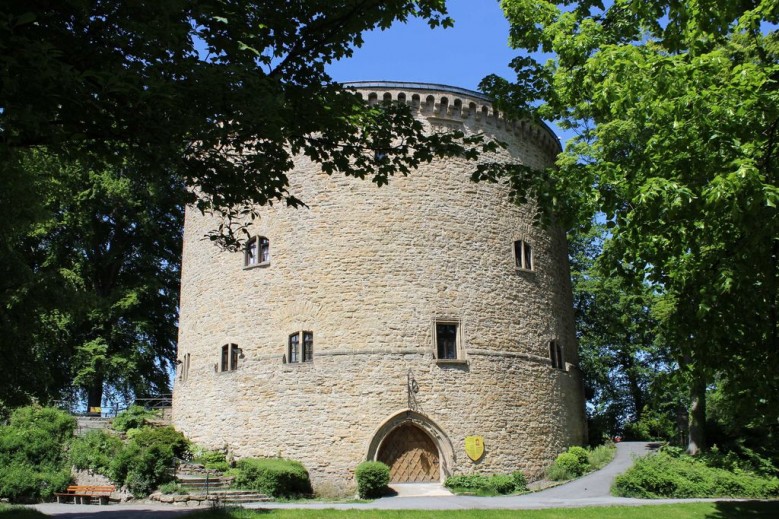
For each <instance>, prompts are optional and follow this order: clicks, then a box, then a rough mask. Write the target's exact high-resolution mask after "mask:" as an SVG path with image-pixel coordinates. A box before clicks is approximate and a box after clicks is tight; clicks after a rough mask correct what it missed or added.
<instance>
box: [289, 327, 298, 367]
mask: <svg viewBox="0 0 779 519" xmlns="http://www.w3.org/2000/svg"><path fill="white" fill-rule="evenodd" d="M299 351H300V334H297V333H293V334H292V335H290V336H289V352H288V353H289V362H290V363H293V362H299V361H300V360H299V357H298V352H299Z"/></svg>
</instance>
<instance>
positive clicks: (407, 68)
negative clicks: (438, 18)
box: [329, 0, 516, 90]
mask: <svg viewBox="0 0 779 519" xmlns="http://www.w3.org/2000/svg"><path fill="white" fill-rule="evenodd" d="M447 8H448V10H449V14H450V16H451V17H452V18H453V19H454V27H452V28H449V29H443V28H440V27H439V28H436V29H430V28H429V27H428V25H427V24H426V23H425V22H424V21H421V20H416V19H415V20H411V21H409V22H408V23H406V24H395V25H393V26H392V27H391V28H390V29H388V30H386V31H373V32H370V33H367V34H365V35H364V39H365V44H364V45H363V46H362V47H361V48H359V49H356V50H355V52H354V56H353V57H352V58H351V59H346V60H341V61H339V62H337V63H334V64H333V65H331V66H330V68H329V72H330V74H331V75H332V76H333V79H335V80H336V81H363V80H365V81H370V80H384V81H413V82H426V83H443V84H446V85H452V86H458V87H462V88H469V89H471V90H476V89H477V87H478V85H479V82H480V81H481V79H482V78H483V77H484V76H486V75H488V74H499V75H501V76H503V77H505V78H507V79H511V78H513V77H514V76H513V75H512V72H511V70H510V69H509V68H508V63H509V61H511V59H512V58H513V57H514V56H515V55H516V53H515V52H514V51H512V50H511V49H510V48H509V47H508V31H509V25H508V22H507V21H506V19H505V18H504V17H503V12H502V11H501V10H500V4H499V1H498V0H449V1H448V2H447Z"/></svg>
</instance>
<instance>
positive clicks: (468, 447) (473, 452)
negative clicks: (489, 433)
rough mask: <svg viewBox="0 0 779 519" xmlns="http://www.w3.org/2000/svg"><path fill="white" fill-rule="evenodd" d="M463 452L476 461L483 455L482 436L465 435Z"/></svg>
mask: <svg viewBox="0 0 779 519" xmlns="http://www.w3.org/2000/svg"><path fill="white" fill-rule="evenodd" d="M465 453H466V454H467V455H468V457H469V458H471V459H472V460H473V461H478V460H479V459H480V458H481V457H482V456H483V455H484V436H466V437H465Z"/></svg>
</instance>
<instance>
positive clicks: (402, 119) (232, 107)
mask: <svg viewBox="0 0 779 519" xmlns="http://www.w3.org/2000/svg"><path fill="white" fill-rule="evenodd" d="M410 17H422V18H424V19H427V20H428V22H429V24H430V25H431V26H437V25H443V26H448V25H450V24H451V23H452V22H451V20H450V19H449V18H448V17H447V16H446V9H445V2H444V0H416V1H411V0H389V1H386V0H382V1H379V0H339V1H330V0H328V1H322V0H307V1H295V2H290V1H288V0H272V1H263V2H255V1H248V0H239V1H235V2H225V1H222V0H171V1H166V2H156V1H155V2H147V1H134V2H130V1H115V2H104V1H84V0H67V1H63V2H37V3H32V4H31V3H30V2H27V1H23V0H10V1H8V2H4V3H3V5H2V7H0V187H2V189H1V190H0V197H2V200H3V207H4V208H5V207H11V208H12V209H11V210H10V211H8V213H6V215H4V220H3V222H2V223H0V238H1V239H2V249H0V264H2V265H3V269H4V273H6V274H7V276H5V278H4V279H3V280H2V281H1V282H0V283H2V284H1V285H0V288H2V293H0V303H2V306H0V324H2V326H3V334H0V336H2V337H0V348H2V350H0V351H1V352H2V354H3V356H4V358H5V359H8V360H10V361H11V362H13V365H14V367H15V371H14V373H13V374H12V375H11V376H9V377H8V378H7V379H6V380H3V381H0V390H2V393H0V400H3V401H5V402H7V403H11V404H13V405H18V404H19V403H23V402H25V401H26V400H27V399H29V398H30V397H36V398H38V399H40V400H41V401H46V402H48V401H51V400H53V399H55V398H56V397H57V395H58V394H59V393H61V392H62V391H63V389H65V388H68V387H71V386H73V385H74V384H75V386H77V387H80V388H83V389H84V390H86V391H87V392H88V393H89V399H88V400H89V404H90V405H100V400H101V398H102V391H103V389H105V388H107V389H112V388H113V389H118V390H120V391H122V392H130V393H132V392H138V391H145V390H147V389H154V388H158V389H161V388H164V387H166V384H165V383H164V381H163V375H164V373H165V367H166V365H167V364H168V363H169V362H171V361H172V360H173V358H174V351H173V343H172V340H173V335H174V332H175V328H174V326H173V323H175V305H176V293H177V292H176V289H175V285H176V283H177V278H176V276H177V269H178V259H177V256H176V255H175V254H174V253H173V251H174V250H175V249H176V247H177V245H176V243H177V241H178V240H179V236H180V229H179V227H178V224H177V222H178V220H179V219H180V208H181V206H182V204H185V203H194V204H196V206H197V207H198V208H199V209H200V210H202V211H209V212H215V213H216V214H220V215H222V216H223V217H224V220H223V223H222V225H221V226H220V227H219V228H217V229H214V231H213V233H212V235H211V237H212V239H214V240H215V241H217V242H218V243H219V244H220V245H222V246H225V247H228V248H235V247H238V246H239V244H240V241H241V238H242V236H243V234H242V233H241V232H240V230H241V229H243V228H244V227H245V226H246V225H247V224H248V223H249V222H250V221H251V219H252V218H253V217H254V209H253V208H254V207H256V206H257V205H264V204H271V203H274V202H276V201H284V202H286V203H287V204H289V205H292V206H300V205H301V204H303V203H304V202H305V201H302V200H299V199H298V198H296V197H295V194H294V193H291V192H290V191H289V190H288V189H287V175H286V173H287V172H288V171H289V170H290V169H291V168H292V167H293V163H292V157H293V156H295V155H301V154H302V155H305V156H307V157H309V158H311V159H312V160H314V161H315V162H318V163H320V164H321V166H322V169H323V170H324V171H325V172H327V173H328V174H332V173H343V174H347V175H352V176H355V177H359V178H371V179H372V180H373V181H374V182H376V183H377V184H378V185H382V184H384V183H386V182H387V181H388V180H389V178H390V177H391V176H392V175H394V174H408V173H409V172H410V171H411V170H412V169H413V168H415V167H416V166H417V165H419V164H420V163H422V162H426V161H430V160H432V159H433V158H434V157H436V156H461V157H464V158H466V159H471V160H473V159H476V158H477V156H478V155H479V153H480V152H482V151H489V150H493V149H495V148H496V146H497V144H495V143H491V142H485V141H483V139H482V138H481V137H480V136H474V137H468V138H466V137H464V136H463V134H462V133H460V132H453V133H450V134H434V135H426V134H425V133H424V132H423V127H422V125H421V124H420V123H419V122H418V121H416V120H415V119H414V118H413V116H412V114H411V113H410V110H409V109H408V108H407V107H405V106H401V105H391V104H383V103H382V104H378V105H375V106H369V105H368V104H367V103H364V102H363V101H362V100H361V99H360V98H359V97H358V96H357V95H356V94H354V93H353V92H351V91H349V90H348V89H344V88H343V87H342V86H341V85H338V84H336V83H334V82H333V81H332V80H331V78H330V77H329V76H328V75H327V73H326V72H325V66H326V64H327V63H329V62H331V61H333V60H337V59H340V58H344V57H348V56H349V55H350V54H351V53H352V49H353V48H354V47H355V46H359V45H360V44H361V43H362V39H361V34H362V32H363V31H366V30H370V29H374V28H382V29H384V28H387V27H389V26H390V25H391V24H392V23H394V22H396V21H405V20H407V19H409V18H410ZM488 169H489V165H488V164H480V165H478V166H475V170H476V171H477V172H480V171H486V170H488ZM6 202H7V205H6ZM6 216H8V217H7V218H5V217H6ZM158 233H166V235H165V236H163V235H162V234H158ZM20 345H22V346H21V347H20Z"/></svg>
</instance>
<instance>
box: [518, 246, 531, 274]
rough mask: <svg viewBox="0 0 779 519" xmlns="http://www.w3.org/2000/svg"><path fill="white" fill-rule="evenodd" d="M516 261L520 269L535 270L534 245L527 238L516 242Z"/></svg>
mask: <svg viewBox="0 0 779 519" xmlns="http://www.w3.org/2000/svg"><path fill="white" fill-rule="evenodd" d="M514 262H515V264H516V267H517V269H518V270H533V247H531V245H530V244H529V243H528V242H526V241H525V240H517V241H515V242H514Z"/></svg>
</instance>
